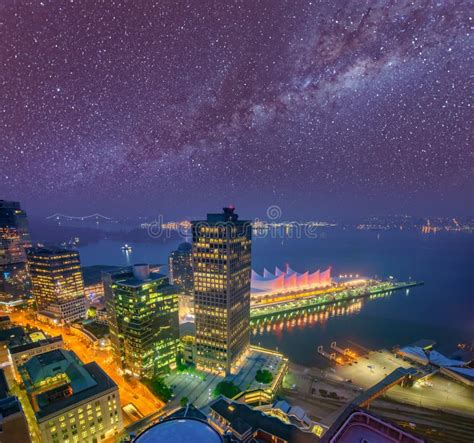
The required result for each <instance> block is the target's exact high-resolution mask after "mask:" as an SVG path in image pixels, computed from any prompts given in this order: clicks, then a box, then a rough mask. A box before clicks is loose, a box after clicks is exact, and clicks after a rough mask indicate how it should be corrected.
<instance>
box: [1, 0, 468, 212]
mask: <svg viewBox="0 0 474 443" xmlns="http://www.w3.org/2000/svg"><path fill="white" fill-rule="evenodd" d="M468 5H469V2H468V1H465V2H464V1H462V0H456V1H437V2H435V1H428V0H425V1H381V0H379V1H359V0H357V1H349V0H325V1H315V0H312V1H295V0H292V1H280V0H269V1H254V0H248V1H232V2H230V1H225V2H224V1H215V2H210V1H201V0H199V1H198V0H196V1H192V2H184V1H183V2H174V1H170V2H164V1H160V2H152V1H129V2H127V1H116V0H106V1H105V0H104V1H78V0H70V1H68V2H66V1H64V2H58V1H51V2H49V1H42V2H40V1H34V2H27V1H23V2H22V1H5V0H4V1H3V2H2V3H1V4H0V41H1V42H2V44H1V45H0V69H1V72H0V84H1V98H0V130H1V136H0V149H1V157H0V191H1V192H0V194H1V195H0V198H1V197H5V198H16V199H20V200H22V201H24V202H25V204H26V205H27V207H30V208H32V209H33V210H43V211H44V212H48V211H50V210H51V211H52V210H60V209H63V208H66V209H67V210H68V211H69V212H74V210H75V209H76V212H84V211H86V212H87V211H88V210H91V211H95V210H101V211H103V212H105V213H115V214H116V213H120V212H123V211H124V209H125V208H126V209H129V208H130V209H131V210H139V211H141V212H143V213H147V212H148V213H151V212H156V211H161V210H163V211H169V212H170V213H174V214H178V215H183V214H187V213H192V212H196V211H198V212H203V211H205V210H206V209H208V208H209V209H213V208H214V209H216V206H217V207H219V206H220V205H221V204H222V203H226V202H229V201H233V202H235V203H237V204H239V205H240V206H244V207H246V208H247V209H248V210H255V208H257V207H260V206H262V207H263V206H264V205H268V204H279V205H280V206H282V207H283V208H285V209H286V210H287V211H289V212H290V213H291V211H293V212H294V213H296V212H297V211H303V210H304V211H305V214H306V215H311V214H314V215H317V214H319V213H321V214H324V213H327V214H330V213H331V212H338V211H339V212H341V211H342V210H343V209H344V208H345V210H347V211H356V210H357V208H362V209H360V210H361V211H371V212H377V211H379V212H380V211H385V212H387V211H388V212H390V211H391V212H397V211H402V210H407V211H411V212H417V211H429V212H431V213H436V212H438V213H442V212H445V211H461V212H462V211H463V210H465V209H466V206H469V204H470V203H472V186H473V182H474V180H473V173H472V171H473V167H474V161H473V156H472V145H471V143H472V141H471V138H470V134H471V132H472V129H471V127H470V123H471V122H472V107H471V98H472V86H473V85H472V82H471V81H470V75H469V74H470V72H472V67H473V63H472V49H473V45H472V36H471V28H472V24H473V21H472V17H470V16H469V13H468ZM467 212H469V211H467Z"/></svg>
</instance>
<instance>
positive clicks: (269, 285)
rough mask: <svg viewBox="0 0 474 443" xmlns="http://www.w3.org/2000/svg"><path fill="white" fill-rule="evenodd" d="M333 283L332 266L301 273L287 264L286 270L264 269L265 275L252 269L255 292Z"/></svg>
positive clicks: (294, 289)
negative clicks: (273, 270)
mask: <svg viewBox="0 0 474 443" xmlns="http://www.w3.org/2000/svg"><path fill="white" fill-rule="evenodd" d="M330 285H331V268H328V269H326V270H325V271H323V272H321V271H320V270H319V269H318V270H317V271H315V272H312V273H309V272H308V271H306V272H304V273H302V274H300V273H298V272H296V271H294V270H293V269H291V268H290V266H289V265H286V269H285V271H282V270H281V269H280V268H278V267H276V268H275V273H274V274H272V273H271V272H269V271H267V269H264V270H263V275H260V274H258V273H257V272H255V271H254V270H252V280H251V288H252V293H255V294H271V293H279V292H292V291H299V290H304V289H313V288H323V287H327V286H330Z"/></svg>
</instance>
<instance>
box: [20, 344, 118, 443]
mask: <svg viewBox="0 0 474 443" xmlns="http://www.w3.org/2000/svg"><path fill="white" fill-rule="evenodd" d="M19 372H20V375H21V378H22V382H23V383H24V385H25V389H26V392H27V396H28V400H29V403H30V407H31V409H32V413H33V414H34V417H35V419H36V420H35V421H36V423H35V425H36V428H37V429H36V431H37V433H38V434H39V435H40V438H41V441H42V442H44V443H73V442H79V441H80V442H87V443H98V442H101V441H104V440H107V439H111V438H112V437H113V436H114V435H116V434H118V433H119V432H120V431H121V429H122V426H123V422H122V412H121V408H120V399H119V392H118V387H117V385H116V384H115V383H114V381H113V380H112V379H111V378H110V377H109V376H108V375H107V374H106V373H105V372H104V371H103V370H102V369H101V368H100V366H99V365H97V363H95V362H92V363H88V364H83V363H82V362H81V361H80V360H79V358H78V357H77V356H76V354H74V352H72V351H66V350H64V349H56V350H53V351H50V352H47V353H44V354H40V355H37V356H34V357H32V358H31V359H30V360H28V361H27V362H26V363H25V364H24V365H23V366H20V368H19ZM109 441H110V440H109Z"/></svg>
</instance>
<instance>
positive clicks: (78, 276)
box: [28, 248, 86, 323]
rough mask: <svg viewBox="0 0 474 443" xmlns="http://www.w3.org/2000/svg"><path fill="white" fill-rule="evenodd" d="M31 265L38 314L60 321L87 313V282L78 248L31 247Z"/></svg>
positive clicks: (29, 255) (29, 262)
mask: <svg viewBox="0 0 474 443" xmlns="http://www.w3.org/2000/svg"><path fill="white" fill-rule="evenodd" d="M28 266H29V270H30V275H31V284H32V292H33V296H34V298H35V301H36V306H37V310H38V313H39V314H41V315H43V316H45V318H50V319H52V320H53V321H54V322H59V323H70V322H73V321H75V320H78V319H81V318H84V317H85V314H86V300H85V297H84V283H83V279H82V272H81V263H80V259H79V253H78V252H77V251H72V250H67V249H59V248H34V249H31V250H29V251H28Z"/></svg>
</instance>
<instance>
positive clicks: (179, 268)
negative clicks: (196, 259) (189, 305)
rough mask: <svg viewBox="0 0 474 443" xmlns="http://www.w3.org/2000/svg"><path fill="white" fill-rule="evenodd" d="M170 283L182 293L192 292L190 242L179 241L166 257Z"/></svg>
mask: <svg viewBox="0 0 474 443" xmlns="http://www.w3.org/2000/svg"><path fill="white" fill-rule="evenodd" d="M168 269H169V277H170V283H171V284H172V285H174V286H176V287H177V288H178V289H179V290H180V292H182V293H184V294H190V295H192V293H193V287H194V283H193V256H192V245H191V243H186V242H185V243H181V244H180V245H179V246H178V249H176V250H175V251H173V252H171V254H170V256H169V258H168Z"/></svg>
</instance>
